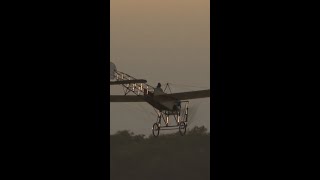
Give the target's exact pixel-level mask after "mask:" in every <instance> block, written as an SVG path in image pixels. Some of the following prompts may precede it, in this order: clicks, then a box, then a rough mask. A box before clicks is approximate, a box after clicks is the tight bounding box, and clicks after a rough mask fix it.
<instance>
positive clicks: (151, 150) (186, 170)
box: [110, 126, 210, 180]
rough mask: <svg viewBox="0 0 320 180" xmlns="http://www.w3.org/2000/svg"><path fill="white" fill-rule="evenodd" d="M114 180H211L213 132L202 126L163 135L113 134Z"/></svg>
mask: <svg viewBox="0 0 320 180" xmlns="http://www.w3.org/2000/svg"><path fill="white" fill-rule="evenodd" d="M110 148H111V149H110V159H111V161H110V168H111V169H110V171H111V179H112V180H117V179H130V180H134V179H153V180H157V179H161V180H163V179H166V180H167V179H175V180H177V179H184V180H188V179H210V133H208V132H207V129H206V128H205V127H204V126H202V127H194V128H193V129H191V130H188V133H187V135H186V136H181V135H180V134H179V132H178V133H173V134H165V135H160V136H159V137H156V138H155V137H153V136H149V137H148V138H146V137H145V136H144V135H134V133H132V132H130V131H119V132H117V133H116V134H114V135H110Z"/></svg>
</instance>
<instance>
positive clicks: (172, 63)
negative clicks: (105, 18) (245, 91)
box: [110, 0, 210, 135]
mask: <svg viewBox="0 0 320 180" xmlns="http://www.w3.org/2000/svg"><path fill="white" fill-rule="evenodd" d="M110 4H111V15H110V16H111V19H110V21H111V23H110V32H111V35H110V36H111V42H110V43H111V44H110V47H111V61H112V62H114V63H115V64H116V66H117V69H118V70H119V71H123V72H126V73H128V74H130V75H132V76H134V77H136V78H143V79H146V80H147V81H148V84H150V85H154V86H155V85H156V84H157V83H158V82H161V83H162V84H164V83H166V82H169V83H173V84H177V85H174V86H172V88H173V90H174V92H182V91H190V90H200V89H209V88H210V81H209V80H210V67H209V65H210V0H111V1H110ZM182 85H184V86H182ZM185 85H189V86H195V87H189V86H185ZM121 93H122V89H121V88H119V87H111V94H121ZM190 103H191V105H190V106H191V107H192V109H190V112H193V111H194V112H196V113H193V114H192V115H191V117H192V119H191V121H193V120H194V122H193V123H192V124H191V126H190V127H192V126H194V125H205V126H207V127H208V128H209V125H210V99H209V98H206V99H199V100H191V101H190ZM110 108H111V118H110V119H111V122H110V128H111V129H110V133H114V132H116V131H118V130H124V129H127V130H131V131H132V132H134V133H137V134H139V133H143V134H147V135H149V134H150V133H151V127H152V125H153V123H154V122H155V121H156V115H155V112H154V110H153V108H152V107H151V106H149V105H148V104H147V103H111V104H110ZM162 132H163V131H161V132H160V133H162Z"/></svg>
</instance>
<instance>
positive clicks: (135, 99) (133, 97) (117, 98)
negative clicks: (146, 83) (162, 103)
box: [110, 95, 145, 102]
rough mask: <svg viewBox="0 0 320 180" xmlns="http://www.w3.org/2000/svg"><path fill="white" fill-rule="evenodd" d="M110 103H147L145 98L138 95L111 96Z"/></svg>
mask: <svg viewBox="0 0 320 180" xmlns="http://www.w3.org/2000/svg"><path fill="white" fill-rule="evenodd" d="M110 102H145V100H144V98H143V96H136V95H129V96H128V95H126V96H124V95H110Z"/></svg>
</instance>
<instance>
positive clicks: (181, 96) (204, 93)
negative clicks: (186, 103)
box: [159, 89, 210, 100]
mask: <svg viewBox="0 0 320 180" xmlns="http://www.w3.org/2000/svg"><path fill="white" fill-rule="evenodd" d="M159 96H166V97H172V98H175V99H178V100H188V99H198V98H206V97H210V89H207V90H201V91H190V92H182V93H173V94H166V95H159Z"/></svg>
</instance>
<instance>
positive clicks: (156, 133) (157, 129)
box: [152, 123, 160, 137]
mask: <svg viewBox="0 0 320 180" xmlns="http://www.w3.org/2000/svg"><path fill="white" fill-rule="evenodd" d="M159 133H160V126H159V124H158V123H154V124H153V127H152V134H153V136H154V137H158V136H159Z"/></svg>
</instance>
